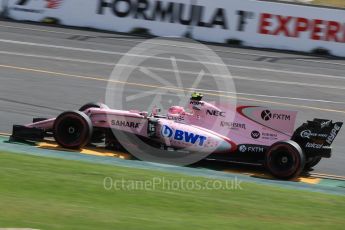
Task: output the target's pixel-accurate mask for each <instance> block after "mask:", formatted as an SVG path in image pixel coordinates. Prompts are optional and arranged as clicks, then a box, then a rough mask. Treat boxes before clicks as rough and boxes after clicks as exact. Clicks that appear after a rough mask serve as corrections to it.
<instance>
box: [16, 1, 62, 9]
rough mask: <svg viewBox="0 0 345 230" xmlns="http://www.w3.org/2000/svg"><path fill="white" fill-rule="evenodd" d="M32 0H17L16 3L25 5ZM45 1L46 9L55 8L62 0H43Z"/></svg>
mask: <svg viewBox="0 0 345 230" xmlns="http://www.w3.org/2000/svg"><path fill="white" fill-rule="evenodd" d="M32 1H33V0H18V2H17V3H16V5H19V6H26V5H28V4H29V3H30V2H32ZM45 1H46V2H47V5H46V8H48V9H57V8H59V6H60V5H61V3H62V1H63V0H45Z"/></svg>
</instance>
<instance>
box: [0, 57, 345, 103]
mask: <svg viewBox="0 0 345 230" xmlns="http://www.w3.org/2000/svg"><path fill="white" fill-rule="evenodd" d="M0 54H5V55H15V56H23V57H34V58H42V59H51V60H58V61H70V62H79V63H88V64H98V65H107V66H111V67H114V66H115V64H114V63H111V62H99V61H91V60H82V59H73V58H65V57H56V56H55V57H53V56H46V55H36V54H27V53H18V52H7V51H0ZM122 66H125V67H129V68H132V67H133V66H131V65H122ZM147 69H150V70H155V71H163V72H171V73H173V72H174V71H173V70H170V69H165V68H158V67H147ZM180 73H184V74H193V75H197V74H198V72H193V71H180ZM205 76H211V75H210V74H207V73H205ZM212 76H214V75H212ZM217 77H222V78H225V77H227V78H228V77H229V76H217ZM233 78H234V79H240V80H242V79H244V80H249V81H251V80H253V81H256V80H257V79H251V78H247V77H241V76H233ZM259 81H265V82H270V83H277V82H278V83H279V84H280V83H281V81H275V82H271V80H268V79H266V80H265V79H259ZM285 83H286V82H283V84H285ZM287 84H297V83H294V82H287ZM317 87H326V86H320V85H317ZM330 87H335V86H330ZM191 90H202V91H205V92H206V91H209V92H218V93H225V94H237V95H246V96H255V97H266V98H277V99H286V100H296V101H310V102H321V103H332V104H345V102H340V101H329V100H320V99H309V98H297V97H282V96H274V95H264V94H253V93H239V92H225V91H215V90H208V89H191Z"/></svg>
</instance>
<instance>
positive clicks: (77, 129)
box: [53, 111, 93, 149]
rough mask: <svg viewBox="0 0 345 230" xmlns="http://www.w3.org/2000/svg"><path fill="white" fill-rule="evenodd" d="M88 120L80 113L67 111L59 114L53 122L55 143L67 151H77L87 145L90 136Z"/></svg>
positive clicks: (89, 122)
mask: <svg viewBox="0 0 345 230" xmlns="http://www.w3.org/2000/svg"><path fill="white" fill-rule="evenodd" d="M92 129H93V127H92V123H91V120H90V118H89V117H88V116H87V115H86V114H85V113H83V112H80V111H68V112H64V113H62V114H60V115H59V116H58V117H57V118H56V119H55V122H54V127H53V132H54V138H55V141H56V142H57V143H58V144H59V145H60V146H62V147H64V148H68V149H79V148H82V147H84V146H85V145H87V144H88V143H89V141H90V139H91V135H92Z"/></svg>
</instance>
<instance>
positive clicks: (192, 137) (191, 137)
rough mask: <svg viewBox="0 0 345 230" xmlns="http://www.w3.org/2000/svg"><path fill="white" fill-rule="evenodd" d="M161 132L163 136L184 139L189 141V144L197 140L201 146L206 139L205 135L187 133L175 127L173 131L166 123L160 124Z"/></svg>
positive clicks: (178, 139)
mask: <svg viewBox="0 0 345 230" xmlns="http://www.w3.org/2000/svg"><path fill="white" fill-rule="evenodd" d="M161 134H162V136H163V137H168V138H173V139H174V140H177V141H184V142H186V143H191V144H195V143H196V142H197V141H199V146H203V145H204V142H205V141H206V139H207V137H205V136H201V135H198V134H194V133H189V132H186V131H182V130H179V129H176V130H175V133H174V131H173V129H172V128H170V127H169V126H167V125H163V126H162V129H161Z"/></svg>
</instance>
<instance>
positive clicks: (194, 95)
mask: <svg viewBox="0 0 345 230" xmlns="http://www.w3.org/2000/svg"><path fill="white" fill-rule="evenodd" d="M202 97H203V95H202V94H201V93H198V92H193V93H192V95H191V97H190V99H191V100H196V101H201V99H202Z"/></svg>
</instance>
